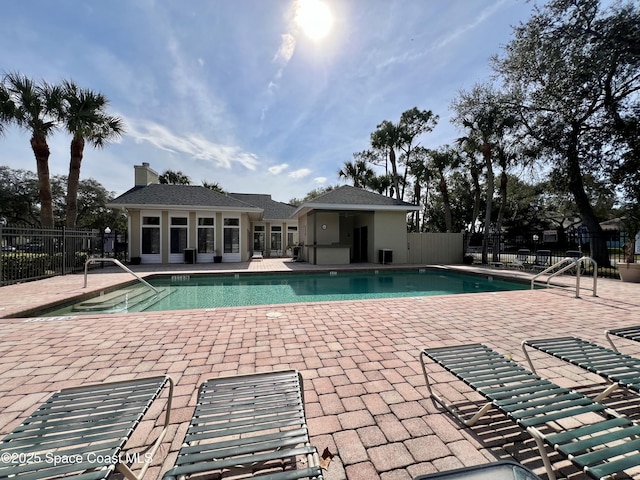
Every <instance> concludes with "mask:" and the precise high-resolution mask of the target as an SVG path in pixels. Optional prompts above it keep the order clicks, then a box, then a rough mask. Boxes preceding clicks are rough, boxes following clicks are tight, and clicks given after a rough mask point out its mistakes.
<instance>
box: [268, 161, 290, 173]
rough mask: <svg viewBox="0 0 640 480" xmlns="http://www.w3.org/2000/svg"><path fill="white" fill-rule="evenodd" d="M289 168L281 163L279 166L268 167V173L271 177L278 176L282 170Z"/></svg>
mask: <svg viewBox="0 0 640 480" xmlns="http://www.w3.org/2000/svg"><path fill="white" fill-rule="evenodd" d="M288 167H289V165H288V164H287V163H281V164H280V165H274V166H273V167H269V173H271V174H273V175H280V174H281V173H282V172H283V171H284V170H286V169H287V168H288Z"/></svg>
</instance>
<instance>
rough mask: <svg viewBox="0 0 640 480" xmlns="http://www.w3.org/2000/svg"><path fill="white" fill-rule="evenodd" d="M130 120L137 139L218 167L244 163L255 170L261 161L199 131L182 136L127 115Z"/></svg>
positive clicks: (133, 133)
mask: <svg viewBox="0 0 640 480" xmlns="http://www.w3.org/2000/svg"><path fill="white" fill-rule="evenodd" d="M126 123H127V126H128V131H127V134H128V135H130V136H132V137H133V138H134V140H135V141H136V143H142V142H149V143H151V144H152V145H154V146H155V147H157V148H159V149H161V150H164V151H167V152H171V153H181V154H187V155H190V156H191V157H193V158H196V159H198V160H205V161H209V162H214V163H215V165H216V166H217V167H221V168H226V169H230V168H232V167H233V165H234V164H240V165H242V166H243V167H245V168H246V169H248V170H255V169H256V166H257V165H258V157H257V155H255V154H253V153H250V152H246V151H244V150H242V149H241V148H240V147H238V146H235V145H223V144H220V143H214V142H212V141H210V140H207V139H206V138H203V137H202V136H200V135H195V134H188V135H184V136H180V135H177V134H175V133H173V132H171V131H170V130H169V129H168V128H167V127H165V126H163V125H159V124H157V123H154V122H150V121H146V120H132V119H127V120H126Z"/></svg>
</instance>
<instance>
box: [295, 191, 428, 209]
mask: <svg viewBox="0 0 640 480" xmlns="http://www.w3.org/2000/svg"><path fill="white" fill-rule="evenodd" d="M419 209H420V207H419V206H418V205H414V204H412V203H408V202H405V201H403V200H397V199H395V198H391V197H387V196H386V195H380V194H379V193H374V192H369V191H368V190H363V189H361V188H356V187H352V186H350V185H343V186H341V187H338V188H336V189H333V190H330V191H328V192H326V193H324V194H322V195H320V196H318V197H316V198H314V199H312V200H309V201H308V202H305V203H304V204H302V205H301V206H300V207H298V209H297V210H296V211H295V212H294V215H296V216H299V215H300V214H302V213H303V212H304V213H306V212H309V211H311V210H388V211H389V210H395V211H414V210H419Z"/></svg>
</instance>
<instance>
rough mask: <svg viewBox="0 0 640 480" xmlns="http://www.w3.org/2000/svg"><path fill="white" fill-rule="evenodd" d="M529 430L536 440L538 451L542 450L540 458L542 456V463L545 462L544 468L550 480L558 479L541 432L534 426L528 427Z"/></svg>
mask: <svg viewBox="0 0 640 480" xmlns="http://www.w3.org/2000/svg"><path fill="white" fill-rule="evenodd" d="M527 432H529V434H530V435H531V436H532V437H533V439H534V440H535V441H536V445H537V447H538V451H539V452H540V458H542V463H543V464H544V468H545V470H546V471H547V477H549V480H556V473H555V472H554V471H553V467H552V466H551V461H550V460H549V456H548V455H547V449H546V447H545V444H544V441H543V440H542V437H541V436H540V433H539V432H538V431H537V430H536V429H535V428H532V427H529V428H527Z"/></svg>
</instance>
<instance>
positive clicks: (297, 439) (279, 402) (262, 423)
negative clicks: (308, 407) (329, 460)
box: [164, 370, 322, 480]
mask: <svg viewBox="0 0 640 480" xmlns="http://www.w3.org/2000/svg"><path fill="white" fill-rule="evenodd" d="M303 392H304V389H303V385H302V376H301V375H300V374H299V373H298V372H297V371H295V370H287V371H280V372H269V373H256V374H249V375H236V376H231V377H220V378H214V379H211V380H208V381H206V382H204V383H203V384H202V385H201V387H200V391H199V394H198V403H197V406H196V409H195V412H194V414H193V418H192V419H191V423H190V425H189V429H188V431H187V433H186V436H185V439H184V443H183V445H182V448H181V449H180V451H179V452H178V458H177V460H176V463H175V466H174V467H173V468H172V469H171V470H170V471H169V472H167V473H166V474H165V476H164V478H165V480H169V479H176V478H177V479H183V478H192V476H197V478H202V477H200V476H199V475H202V474H205V473H210V474H217V475H218V476H216V478H224V476H225V474H230V475H234V477H233V478H245V477H247V476H248V477H252V478H253V476H256V477H257V478H260V479H261V480H289V479H298V478H310V479H322V469H321V468H320V466H319V459H318V455H317V451H316V449H315V447H313V446H311V444H310V441H309V433H308V431H307V425H306V419H305V412H304V397H303ZM206 478H209V477H208V476H207V477H206Z"/></svg>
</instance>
